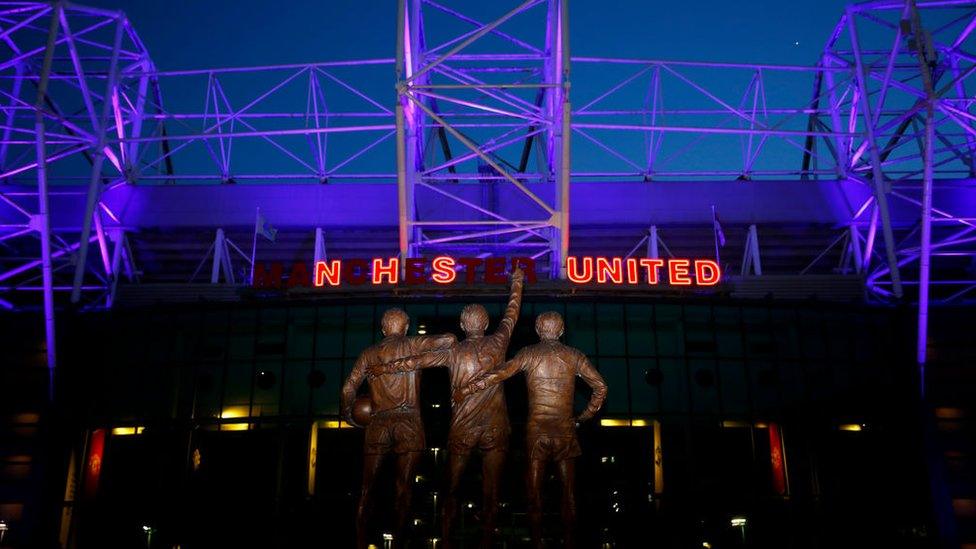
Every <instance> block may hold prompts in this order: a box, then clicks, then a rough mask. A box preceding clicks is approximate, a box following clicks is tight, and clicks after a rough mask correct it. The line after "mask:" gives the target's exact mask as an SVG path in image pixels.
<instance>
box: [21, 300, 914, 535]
mask: <svg viewBox="0 0 976 549" xmlns="http://www.w3.org/2000/svg"><path fill="white" fill-rule="evenodd" d="M484 304H485V305H486V307H488V310H489V313H490V314H491V315H492V320H493V321H492V327H493V326H494V324H495V322H497V319H498V317H499V315H500V313H501V305H500V304H499V303H497V302H495V301H486V302H485V303H484ZM463 305H464V302H460V301H458V302H454V301H438V302H430V301H426V302H408V304H407V305H406V306H405V309H406V310H407V312H408V313H409V314H410V316H411V320H412V324H411V329H410V331H411V333H418V332H426V333H440V332H446V331H450V332H459V330H458V315H459V313H460V311H461V308H462V307H463ZM389 306H391V305H390V304H388V303H386V302H382V301H378V302H362V301H358V302H318V303H285V302H273V303H253V304H241V305H223V306H218V305H200V306H193V307H180V308H160V309H153V310H145V309H142V310H132V311H125V310H118V311H115V312H113V313H111V314H97V315H89V316H80V317H78V319H77V322H73V323H72V324H70V325H66V326H64V327H63V329H62V334H63V336H62V337H63V338H64V341H65V343H64V345H66V348H67V349H69V351H68V352H66V353H65V359H64V361H63V363H62V364H63V366H62V372H61V374H60V377H59V402H60V403H61V409H60V411H59V413H60V414H61V417H62V419H63V421H62V424H63V425H64V427H63V429H64V431H65V432H64V433H62V434H63V435H64V440H65V441H67V442H66V443H65V444H66V445H67V446H70V447H71V450H72V452H73V454H74V456H75V457H74V459H75V460H77V461H76V463H75V464H74V467H75V468H76V470H77V472H76V478H75V482H76V484H77V490H76V491H75V493H73V494H70V497H69V504H68V505H66V506H65V508H70V509H71V510H72V513H73V516H72V517H71V519H70V520H69V521H68V523H70V531H69V532H67V533H66V534H65V535H70V536H71V537H73V539H75V540H77V542H78V543H79V544H80V546H84V547H88V546H93V544H96V543H102V542H105V541H111V542H113V543H144V542H145V537H144V533H143V532H144V531H143V530H142V526H148V527H151V528H153V529H154V530H155V533H154V535H155V536H156V541H154V543H157V542H159V543H164V542H165V543H167V544H183V545H184V546H193V544H194V541H195V542H196V543H198V544H199V543H203V544H204V545H205V546H214V545H213V544H220V545H223V544H230V543H235V544H245V545H249V544H253V543H260V544H270V545H272V546H273V545H288V544H303V543H309V542H315V543H324V542H325V541H326V540H332V541H334V542H335V545H334V546H351V545H352V536H353V534H354V532H353V527H352V520H353V517H354V513H355V506H356V500H357V497H358V489H359V481H360V478H359V477H360V471H361V461H360V460H361V458H360V454H361V445H362V431H360V430H357V429H353V428H349V427H348V426H347V425H346V424H345V423H343V422H341V421H340V418H339V416H338V413H339V392H340V387H341V385H342V382H343V380H344V378H345V376H346V375H347V374H348V372H349V370H350V368H351V367H352V364H353V362H354V361H355V359H356V357H357V356H358V354H359V353H360V351H362V350H363V349H364V348H365V347H366V346H368V345H370V344H371V343H373V342H374V341H376V340H377V339H378V338H379V337H381V336H380V333H379V329H378V324H379V318H380V315H381V314H382V312H383V311H384V310H385V309H386V308H387V307H389ZM546 310H557V311H559V312H561V313H562V314H563V315H564V317H565V321H566V333H565V336H564V341H565V342H566V343H567V344H569V345H572V346H574V347H577V348H579V349H581V350H582V351H583V352H585V353H586V354H587V355H588V356H589V357H590V358H591V360H592V361H593V362H594V364H595V365H597V367H598V369H599V371H600V373H601V374H602V375H603V376H604V378H605V379H606V381H607V383H608V385H609V387H610V391H609V397H608V399H607V402H606V405H605V407H604V409H603V411H602V413H601V414H600V415H599V416H598V417H597V419H595V420H593V421H591V422H590V423H588V424H586V425H584V426H582V427H581V428H580V436H581V443H582V445H583V451H584V456H583V457H582V458H581V459H580V463H579V466H578V473H577V474H578V482H579V490H580V493H581V494H582V495H583V497H581V498H580V517H581V520H580V537H581V539H582V540H583V542H582V544H581V546H584V547H595V546H608V547H644V546H650V545H656V546H662V547H689V546H697V547H702V546H705V545H703V544H705V543H707V544H710V545H711V546H714V547H736V546H743V544H745V545H749V546H764V547H783V546H798V547H806V546H809V547H815V546H828V545H831V546H834V545H836V544H840V545H845V544H848V543H854V541H856V542H858V543H860V542H864V543H874V542H877V543H882V542H884V543H890V544H915V543H922V542H923V541H924V539H925V537H924V531H925V528H926V525H927V524H929V516H928V514H927V513H928V512H927V509H928V503H927V501H928V491H927V490H928V488H927V484H926V483H925V479H924V478H923V477H921V476H919V475H913V476H911V477H910V478H908V479H906V478H905V477H904V475H903V472H904V471H906V470H919V468H920V467H922V465H921V461H922V459H923V456H922V454H921V451H920V450H919V444H918V440H916V439H917V435H916V433H917V432H918V431H919V429H917V428H916V426H915V425H914V424H913V422H914V421H915V420H914V419H912V418H913V417H914V415H913V414H914V412H915V410H914V409H913V405H912V404H911V403H912V402H913V397H912V395H913V390H914V389H913V387H915V385H916V384H915V382H914V369H913V365H912V364H911V362H910V361H906V359H905V357H910V356H912V355H911V339H910V338H908V337H906V336H905V335H904V334H906V333H909V332H906V330H907V329H910V326H907V325H904V323H903V322H902V319H903V317H902V316H901V314H900V313H899V312H898V311H897V310H891V309H873V308H864V307H855V306H851V307H845V306H836V305H830V306H826V305H819V304H816V303H799V304H795V305H789V304H773V303H762V302H735V301H730V300H723V299H711V300H700V301H699V300H682V301H677V300H675V301H667V300H660V299H659V300H655V301H640V300H631V301H628V302H621V301H614V300H613V299H611V298H608V299H603V300H574V299H558V300H537V299H527V300H526V303H525V304H524V306H523V311H522V316H521V319H520V321H519V323H518V325H517V328H516V334H515V336H514V338H513V341H512V344H511V346H510V348H509V356H511V355H513V354H514V353H515V352H517V350H518V349H519V348H521V347H522V346H524V345H527V344H531V343H533V342H535V341H536V336H535V334H534V332H533V319H534V317H535V315H536V314H538V313H540V312H542V311H546ZM7 333H8V337H9V338H10V340H9V341H8V342H7V344H8V347H7V348H8V349H11V350H12V353H13V354H14V355H17V357H18V360H20V361H22V362H23V363H25V364H27V363H30V361H32V360H33V361H34V364H36V365H37V366H40V363H39V362H38V361H39V359H38V357H40V356H41V355H40V354H39V353H38V351H39V348H38V343H37V342H40V341H42V340H43V338H38V336H37V334H35V333H33V332H30V333H24V332H18V331H17V328H16V327H13V328H12V329H11V330H9V331H8V332H7ZM94 341H102V342H103V343H102V344H99V345H93V344H92V342H94ZM18 375H19V378H18V379H19V385H18V386H19V387H20V389H19V390H18V391H17V394H13V393H9V394H8V395H5V396H9V397H10V399H9V400H7V402H8V403H11V404H10V406H11V411H12V412H16V411H19V412H25V411H27V412H30V411H31V410H30V409H29V408H30V407H29V405H28V401H29V400H30V397H29V395H30V393H31V392H32V390H31V389H28V388H27V387H30V383H28V382H29V381H30V380H31V379H33V381H34V385H33V392H36V393H43V392H44V380H45V376H44V375H43V370H42V369H38V368H37V367H35V368H26V369H22V370H21V371H20V374H18ZM422 379H423V382H422V402H423V415H424V420H425V426H426V431H427V446H428V451H427V454H426V456H425V459H424V462H423V464H422V466H421V470H420V472H419V473H418V475H417V477H416V478H415V486H416V488H415V494H414V504H413V508H414V517H413V521H412V525H413V526H412V535H413V537H414V540H415V544H416V545H418V546H425V547H433V546H434V545H435V541H434V540H435V539H436V538H437V537H438V536H439V526H438V524H437V513H436V509H437V508H438V505H440V503H441V502H440V500H439V499H438V495H439V494H440V492H441V491H442V490H443V470H444V465H445V463H446V455H445V450H444V447H445V445H446V444H445V442H446V435H447V426H448V422H449V414H450V401H449V398H450V397H449V392H450V391H449V388H448V381H447V375H446V372H445V371H443V370H440V369H432V370H427V371H425V372H424V373H423V378H422ZM7 387H11V386H10V385H7ZM505 389H506V396H507V399H508V403H509V411H510V415H511V418H512V422H513V428H514V432H513V435H512V451H511V452H510V455H509V459H508V464H507V469H506V475H505V486H504V489H503V506H502V515H501V525H502V537H503V538H505V539H506V540H508V543H509V545H508V546H519V544H520V543H523V542H522V541H521V540H522V539H523V538H524V537H525V536H527V524H526V517H525V498H524V491H523V489H522V486H523V484H522V482H523V481H522V478H523V471H524V467H525V452H524V443H523V425H522V421H523V420H524V418H525V416H526V406H527V403H526V394H525V387H524V382H523V380H522V379H521V377H520V376H516V377H515V378H513V379H512V380H509V381H508V382H506V386H505ZM588 397H589V392H588V390H586V389H585V388H584V386H583V385H582V384H580V387H579V388H578V393H577V408H578V409H582V407H583V405H584V403H585V402H586V400H587V399H588ZM16 402H20V404H14V403H16ZM99 431H100V432H101V433H102V434H101V435H97V433H98V432H99ZM98 436H101V437H103V438H104V450H103V453H102V454H101V455H100V456H99V458H100V460H101V466H100V474H99V475H98V478H97V479H95V480H96V484H95V485H91V486H90V485H89V484H90V483H91V479H90V478H88V477H89V476H91V475H90V473H89V472H88V471H87V469H86V468H85V467H84V466H82V465H89V464H90V463H89V461H90V457H91V453H92V447H93V445H97V444H99V442H98V441H96V440H95V439H96V438H97V437H98ZM47 466H49V467H51V468H52V470H54V469H59V470H58V474H59V475H61V476H62V477H63V475H64V473H63V470H64V469H67V468H69V467H71V464H69V463H63V464H62V463H57V464H48V465H47ZM8 469H9V467H8ZM384 474H386V475H387V477H386V478H384V479H381V481H380V485H379V486H380V492H381V493H382V495H381V500H380V501H379V502H378V503H377V512H376V514H375V516H376V517H377V520H376V529H375V540H376V541H375V543H377V545H378V546H382V543H383V533H384V532H387V531H389V530H390V529H391V528H392V524H390V522H391V519H390V518H389V517H390V513H389V509H390V506H391V505H392V502H391V499H392V482H393V479H392V474H391V472H390V471H387V472H386V473H384ZM50 489H51V490H54V491H57V490H62V491H63V490H64V486H63V485H62V486H60V487H53V488H50ZM548 490H549V492H547V505H546V511H547V514H548V515H550V519H551V520H550V522H551V525H550V526H549V527H548V531H549V532H551V533H552V535H553V537H554V538H556V537H558V535H559V526H558V523H559V522H558V491H557V486H556V484H555V482H554V481H552V482H550V484H549V485H548ZM462 501H463V502H465V503H464V504H463V509H462V513H461V516H462V517H463V518H462V519H461V524H460V533H461V535H462V536H467V539H470V540H475V539H476V537H477V532H478V527H479V523H478V521H479V507H480V463H479V461H478V460H477V459H476V458H475V459H474V460H473V461H472V463H471V465H470V466H469V469H468V472H467V474H466V480H465V486H464V488H463V490H462ZM30 518H31V517H24V518H23V520H24V522H25V523H26V522H29V521H28V519H30ZM851 532H855V533H854V534H853V537H852V534H851ZM857 532H863V535H862V534H857ZM852 540H853V541H852ZM872 540H873V541H872ZM472 542H473V541H472ZM605 544H609V545H605ZM197 546H199V545H197Z"/></svg>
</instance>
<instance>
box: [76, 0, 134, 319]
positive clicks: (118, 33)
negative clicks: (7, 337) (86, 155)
mask: <svg viewBox="0 0 976 549" xmlns="http://www.w3.org/2000/svg"><path fill="white" fill-rule="evenodd" d="M124 29H125V27H124V26H123V17H122V15H121V14H117V15H116V23H115V40H114V42H113V44H112V57H111V59H110V60H109V70H108V79H107V80H106V82H105V95H103V96H102V113H101V116H99V117H98V118H97V119H95V118H94V117H95V113H94V112H93V113H92V117H93V122H94V123H93V126H94V128H95V131H96V132H97V140H96V142H95V146H94V150H93V151H92V167H91V179H90V181H89V183H88V202H87V204H86V207H85V217H84V219H82V225H81V238H80V239H79V241H80V242H81V247H80V248H78V264H77V265H76V266H75V274H74V283H73V288H74V289H72V290H71V302H72V303H78V301H79V300H80V299H81V285H82V281H83V280H84V278H85V270H86V269H87V268H88V265H87V261H88V238H89V235H91V228H92V222H93V218H94V216H95V215H100V213H97V212H96V211H95V206H96V205H97V203H98V201H99V199H100V198H101V194H102V192H101V191H102V187H103V184H102V166H103V165H104V163H105V156H106V155H105V148H106V146H107V141H108V139H107V138H108V124H109V119H110V118H109V117H110V115H111V112H112V102H111V101H110V100H109V99H108V98H109V97H111V96H112V93H113V91H114V90H115V85H116V79H117V77H118V72H119V67H118V65H119V50H120V48H121V47H122V34H123V31H124ZM65 31H66V32H67V29H65ZM124 146H125V145H124V144H120V147H119V150H122V149H123V148H124ZM99 233H101V231H99ZM99 237H100V238H99V240H100V241H102V242H103V244H102V251H103V252H104V251H105V250H106V247H105V245H104V237H102V236H101V234H99ZM109 274H111V273H109Z"/></svg>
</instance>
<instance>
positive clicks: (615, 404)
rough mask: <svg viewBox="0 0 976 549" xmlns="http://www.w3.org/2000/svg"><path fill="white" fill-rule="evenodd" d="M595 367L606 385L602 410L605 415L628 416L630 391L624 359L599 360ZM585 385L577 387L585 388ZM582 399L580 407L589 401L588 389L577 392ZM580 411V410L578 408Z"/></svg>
mask: <svg viewBox="0 0 976 549" xmlns="http://www.w3.org/2000/svg"><path fill="white" fill-rule="evenodd" d="M597 367H598V368H599V370H600V375H601V376H603V380H604V381H606V383H607V391H608V392H607V401H606V403H605V404H604V405H603V409H604V411H605V413H607V414H628V413H630V402H629V401H630V394H629V393H630V391H628V387H627V379H628V377H629V376H628V375H627V360H626V359H624V358H601V359H600V360H599V364H597ZM585 385H586V384H585V383H582V385H578V386H579V387H582V386H585ZM577 394H578V395H579V396H581V397H582V405H583V406H586V403H587V402H588V401H589V394H590V391H589V388H586V389H583V390H582V392H581V391H579V390H578V391H577ZM580 409H582V408H580Z"/></svg>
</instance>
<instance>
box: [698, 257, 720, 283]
mask: <svg viewBox="0 0 976 549" xmlns="http://www.w3.org/2000/svg"><path fill="white" fill-rule="evenodd" d="M721 278H722V269H721V267H719V265H718V263H716V262H715V261H712V260H711V259H696V260H695V280H696V281H697V282H698V285H699V286H714V285H716V284H718V281H719V279H721Z"/></svg>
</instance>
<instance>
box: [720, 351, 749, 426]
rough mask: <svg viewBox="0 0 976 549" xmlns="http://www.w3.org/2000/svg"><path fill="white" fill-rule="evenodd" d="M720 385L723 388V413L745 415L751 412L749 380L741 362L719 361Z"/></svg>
mask: <svg viewBox="0 0 976 549" xmlns="http://www.w3.org/2000/svg"><path fill="white" fill-rule="evenodd" d="M718 372H719V383H721V387H722V396H721V398H722V411H723V412H725V413H726V414H745V413H747V412H748V411H749V398H748V395H749V378H748V376H747V374H746V369H745V363H744V362H742V361H741V360H728V359H722V360H719V361H718Z"/></svg>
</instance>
